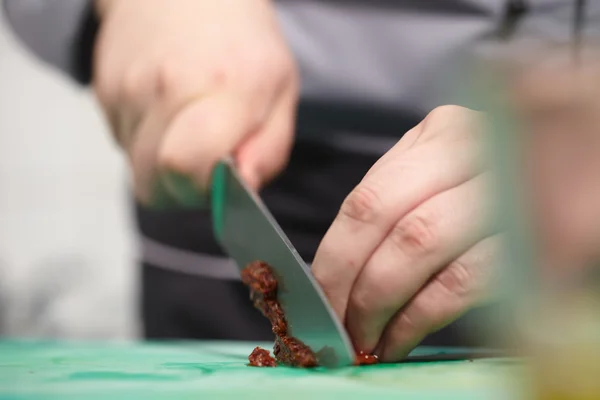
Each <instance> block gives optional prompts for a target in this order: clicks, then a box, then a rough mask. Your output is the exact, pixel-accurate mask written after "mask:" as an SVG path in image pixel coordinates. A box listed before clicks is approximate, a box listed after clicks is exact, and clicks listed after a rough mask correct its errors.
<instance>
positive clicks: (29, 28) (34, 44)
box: [4, 0, 98, 83]
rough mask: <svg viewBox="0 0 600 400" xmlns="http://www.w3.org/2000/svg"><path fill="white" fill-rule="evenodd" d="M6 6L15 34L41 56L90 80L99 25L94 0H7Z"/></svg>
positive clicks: (81, 79) (81, 78) (75, 77)
mask: <svg viewBox="0 0 600 400" xmlns="http://www.w3.org/2000/svg"><path fill="white" fill-rule="evenodd" d="M4 8H5V12H6V16H7V19H8V21H9V23H10V25H11V27H12V28H13V31H14V32H15V34H16V35H17V36H18V37H19V38H20V40H21V41H22V42H24V43H25V44H26V45H27V47H28V48H29V49H30V50H31V51H32V52H34V53H35V54H36V55H37V56H38V57H39V58H40V59H42V60H43V61H45V62H46V63H48V64H50V65H52V66H54V67H56V68H58V69H60V70H61V71H63V72H65V73H67V74H69V75H70V76H71V77H72V78H73V79H75V80H77V81H78V82H80V83H88V82H89V81H90V79H91V65H90V64H91V59H92V57H91V54H92V51H93V42H94V39H95V33H96V30H97V25H98V24H97V20H96V18H95V14H94V10H93V7H92V1H91V0H34V1H23V0H5V1H4Z"/></svg>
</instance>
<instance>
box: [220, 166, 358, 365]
mask: <svg viewBox="0 0 600 400" xmlns="http://www.w3.org/2000/svg"><path fill="white" fill-rule="evenodd" d="M212 186H213V187H212V214H213V228H214V232H215V235H216V237H217V239H218V240H219V242H220V243H221V245H222V246H223V248H224V249H225V251H226V252H227V253H228V255H229V256H230V257H232V258H233V259H234V260H235V261H236V263H237V265H238V267H239V268H240V269H242V268H244V267H245V266H246V265H247V264H248V263H250V262H252V261H255V260H262V261H265V262H267V263H268V264H269V265H270V266H271V267H272V268H273V270H274V271H275V273H276V275H277V277H278V281H279V283H280V285H279V301H280V302H281V305H282V307H283V309H284V311H285V315H286V317H287V320H288V325H289V328H290V333H291V335H292V336H294V337H296V338H298V339H300V340H301V341H303V342H304V343H305V344H306V345H308V346H310V348H311V349H312V350H313V351H314V352H316V353H317V356H318V358H319V363H320V364H321V365H323V366H326V367H338V366H347V365H351V364H352V363H353V361H354V351H353V348H352V345H351V342H350V340H349V338H348V335H347V333H346V331H345V330H344V328H343V326H342V324H341V323H340V321H339V320H338V318H337V316H336V315H335V313H334V311H333V309H332V308H331V307H330V306H329V303H328V302H327V299H326V297H325V295H324V293H323V292H322V290H321V289H320V287H319V286H318V284H317V282H316V281H315V279H314V277H313V276H312V273H311V271H310V269H309V267H308V266H307V265H306V263H305V262H304V261H303V260H302V258H301V257H300V255H299V254H298V252H297V251H296V249H295V248H294V246H292V244H291V243H290V241H289V240H288V238H287V237H286V235H285V234H284V233H283V231H282V230H281V228H280V227H279V225H278V224H277V222H276V221H275V219H274V218H273V216H272V215H271V213H270V212H269V211H268V210H267V208H266V207H265V205H264V204H263V202H262V201H261V199H260V198H259V197H258V195H256V194H255V193H254V192H253V191H251V190H249V189H248V187H247V186H246V185H245V184H244V182H243V181H242V179H240V177H239V174H238V173H237V171H236V168H235V166H234V165H233V163H232V161H231V160H225V161H222V162H220V163H219V164H218V165H217V166H216V168H215V170H214V173H213V184H212Z"/></svg>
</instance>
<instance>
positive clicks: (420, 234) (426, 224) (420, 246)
mask: <svg viewBox="0 0 600 400" xmlns="http://www.w3.org/2000/svg"><path fill="white" fill-rule="evenodd" d="M390 240H391V242H392V243H393V244H394V245H395V246H396V247H398V248H399V249H401V250H402V251H403V252H406V253H408V254H410V255H413V256H423V255H427V254H431V253H433V252H435V251H436V250H437V249H438V247H439V242H440V239H439V235H438V233H437V230H436V228H435V225H434V224H433V222H432V221H431V220H430V219H428V218H425V217H423V216H421V215H414V216H410V217H408V218H405V219H403V220H402V221H400V222H399V223H398V224H397V225H396V226H395V227H394V229H393V230H392V232H391V233H390Z"/></svg>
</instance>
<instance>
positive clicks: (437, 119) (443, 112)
mask: <svg viewBox="0 0 600 400" xmlns="http://www.w3.org/2000/svg"><path fill="white" fill-rule="evenodd" d="M481 126H482V121H481V117H480V113H477V112H474V111H472V110H467V109H465V108H463V107H459V106H453V105H447V106H441V107H437V108H435V109H434V110H432V111H431V112H430V113H429V114H427V116H426V117H425V118H424V119H423V120H422V121H421V122H420V123H419V124H418V125H417V126H415V127H414V128H413V129H411V130H410V131H408V132H406V134H405V135H404V136H403V137H402V139H400V141H399V142H398V143H397V144H396V145H395V146H394V147H393V148H392V149H390V151H388V152H387V153H385V154H384V155H383V156H382V157H381V158H380V159H379V161H377V163H376V164H375V165H374V166H373V167H372V168H371V169H370V170H369V171H368V172H367V174H366V176H369V175H372V174H374V173H376V172H377V171H378V170H380V169H381V168H383V167H384V166H386V165H388V164H390V163H393V162H394V160H395V159H396V158H397V157H400V156H401V154H403V153H405V152H407V151H408V150H410V149H411V148H413V147H415V146H417V145H420V144H423V143H425V142H427V141H431V140H440V138H442V139H443V141H444V142H448V141H465V140H477V139H478V136H479V135H480V133H481ZM445 131H448V132H453V133H457V134H455V135H451V134H448V133H447V132H445ZM440 132H444V134H443V135H440Z"/></svg>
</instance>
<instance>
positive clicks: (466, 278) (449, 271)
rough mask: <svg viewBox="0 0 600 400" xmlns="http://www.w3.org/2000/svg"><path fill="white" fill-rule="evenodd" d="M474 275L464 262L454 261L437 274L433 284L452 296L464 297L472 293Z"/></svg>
mask: <svg viewBox="0 0 600 400" xmlns="http://www.w3.org/2000/svg"><path fill="white" fill-rule="evenodd" d="M474 278H475V277H474V275H473V274H472V273H471V271H470V269H469V268H468V267H467V265H465V263H464V262H462V261H460V260H456V261H454V262H452V263H451V264H450V265H449V266H448V267H446V268H445V269H444V270H442V271H441V272H440V273H438V274H437V275H436V276H435V277H434V278H433V280H434V282H435V283H437V284H438V285H439V286H440V287H442V288H443V289H444V290H445V291H446V292H448V293H450V294H452V295H454V296H459V297H462V296H465V295H468V294H470V293H471V292H472V291H473V283H474Z"/></svg>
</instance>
